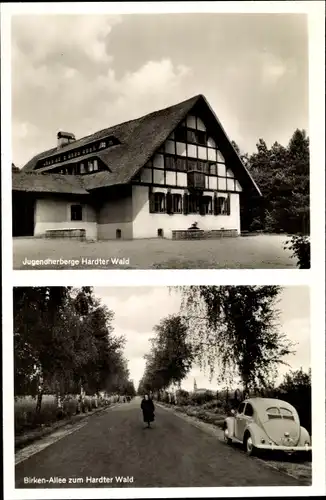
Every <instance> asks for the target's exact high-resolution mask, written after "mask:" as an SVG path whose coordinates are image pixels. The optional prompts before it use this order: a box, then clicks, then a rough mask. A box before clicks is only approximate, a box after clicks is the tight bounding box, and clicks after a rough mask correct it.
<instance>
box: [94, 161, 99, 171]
mask: <svg viewBox="0 0 326 500" xmlns="http://www.w3.org/2000/svg"><path fill="white" fill-rule="evenodd" d="M97 170H98V163H97V160H94V171H95V172H96V171H97Z"/></svg>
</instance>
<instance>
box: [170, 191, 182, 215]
mask: <svg viewBox="0 0 326 500" xmlns="http://www.w3.org/2000/svg"><path fill="white" fill-rule="evenodd" d="M172 212H173V213H175V214H181V213H182V198H181V194H173V195H172Z"/></svg>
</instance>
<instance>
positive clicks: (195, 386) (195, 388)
mask: <svg viewBox="0 0 326 500" xmlns="http://www.w3.org/2000/svg"><path fill="white" fill-rule="evenodd" d="M194 392H197V382H196V379H194Z"/></svg>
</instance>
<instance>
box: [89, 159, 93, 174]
mask: <svg viewBox="0 0 326 500" xmlns="http://www.w3.org/2000/svg"><path fill="white" fill-rule="evenodd" d="M93 170H94V163H93V161H92V160H91V161H89V162H88V172H93Z"/></svg>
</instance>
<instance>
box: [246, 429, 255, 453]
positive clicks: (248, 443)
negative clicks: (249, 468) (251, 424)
mask: <svg viewBox="0 0 326 500" xmlns="http://www.w3.org/2000/svg"><path fill="white" fill-rule="evenodd" d="M244 446H245V450H246V453H247V455H248V456H249V457H252V456H253V455H254V454H255V447H254V445H253V442H252V437H251V435H250V434H247V436H246V438H245V440H244Z"/></svg>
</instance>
